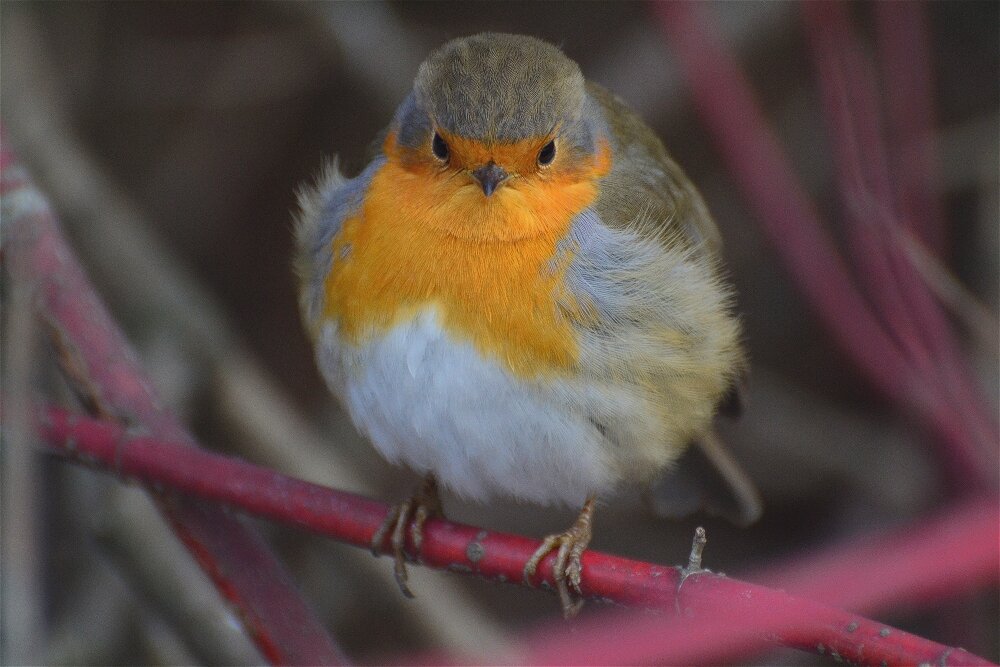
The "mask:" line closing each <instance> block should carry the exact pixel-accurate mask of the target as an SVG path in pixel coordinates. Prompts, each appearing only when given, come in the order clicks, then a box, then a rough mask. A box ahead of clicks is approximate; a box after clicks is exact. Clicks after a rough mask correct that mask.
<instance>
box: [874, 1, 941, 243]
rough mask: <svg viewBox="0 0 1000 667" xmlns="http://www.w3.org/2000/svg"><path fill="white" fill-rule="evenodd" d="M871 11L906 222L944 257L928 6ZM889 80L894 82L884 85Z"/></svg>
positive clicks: (894, 5) (886, 5) (877, 6)
mask: <svg viewBox="0 0 1000 667" xmlns="http://www.w3.org/2000/svg"><path fill="white" fill-rule="evenodd" d="M872 11H873V12H874V15H875V27H876V30H877V35H878V55H879V64H880V70H881V72H882V81H883V82H885V83H884V84H883V90H884V91H885V93H886V113H887V117H888V120H889V128H888V129H889V148H890V150H891V152H892V155H891V159H892V172H893V173H894V174H895V175H896V182H897V197H898V201H899V210H900V211H901V212H902V221H903V223H904V224H906V225H908V226H909V227H911V228H913V229H915V230H916V231H917V234H918V236H919V237H920V238H921V239H922V240H923V242H924V245H925V246H927V247H928V248H932V249H934V250H935V251H936V252H937V253H938V255H939V256H942V257H944V256H946V255H947V252H946V250H947V249H946V248H945V244H946V243H947V240H946V237H945V234H944V228H943V225H944V210H943V207H942V204H941V181H940V178H939V177H938V165H937V163H936V160H935V151H934V106H933V84H932V81H931V62H930V54H931V46H930V34H929V28H928V19H927V7H926V5H925V4H924V3H920V2H876V3H874V4H873V6H872ZM889 82H891V84H892V85H886V84H888V83H889Z"/></svg>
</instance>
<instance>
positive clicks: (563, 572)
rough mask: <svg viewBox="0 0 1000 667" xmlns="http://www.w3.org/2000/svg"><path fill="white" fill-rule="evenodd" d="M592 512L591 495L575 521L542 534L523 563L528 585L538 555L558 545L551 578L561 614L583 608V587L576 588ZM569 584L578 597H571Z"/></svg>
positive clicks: (534, 571)
mask: <svg viewBox="0 0 1000 667" xmlns="http://www.w3.org/2000/svg"><path fill="white" fill-rule="evenodd" d="M593 513H594V500H593V499H592V498H591V499H588V500H587V502H586V504H584V506H583V510H581V512H580V516H579V517H577V519H576V523H574V524H573V526H572V527H571V528H570V529H569V530H567V531H566V532H565V533H560V534H558V535H549V536H548V537H546V538H545V539H544V540H543V541H542V545H541V546H540V547H538V549H537V550H535V553H534V554H532V556H531V558H529V559H528V562H527V563H525V565H524V583H526V584H528V585H529V586H530V585H531V579H532V578H533V577H534V576H535V573H536V572H537V571H538V565H539V564H540V563H541V562H542V559H543V558H545V557H546V556H547V555H549V554H550V553H551V552H552V551H553V550H555V549H558V551H557V553H556V561H555V563H553V565H552V578H553V580H554V581H555V584H556V592H557V593H559V602H560V604H561V605H562V612H563V616H564V617H565V618H573V617H574V616H576V615H577V614H578V613H579V611H580V609H581V608H583V599H582V595H583V591H582V590H581V589H580V582H581V577H582V574H583V565H582V563H581V562H580V558H581V557H582V556H583V552H584V551H585V550H586V549H587V545H588V544H590V538H591V534H592V533H591V520H592V516H593ZM571 588H572V590H573V591H574V592H575V593H576V595H577V596H580V598H579V599H576V600H574V599H573V595H572V593H571V592H570V589H571Z"/></svg>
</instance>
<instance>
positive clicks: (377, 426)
mask: <svg viewBox="0 0 1000 667" xmlns="http://www.w3.org/2000/svg"><path fill="white" fill-rule="evenodd" d="M375 153H376V154H375V155H374V158H373V159H372V160H371V162H370V163H369V164H368V166H367V167H366V168H365V169H364V170H363V171H362V172H361V173H360V174H358V175H357V176H356V177H355V178H352V179H347V178H345V177H344V176H342V175H341V174H340V172H339V170H338V168H337V166H336V163H334V164H333V165H331V166H330V167H328V168H327V169H326V170H325V172H324V173H323V174H322V175H321V176H320V178H319V179H318V181H317V183H316V185H315V186H311V187H307V188H305V189H304V190H303V191H302V193H301V195H300V204H301V211H300V213H299V216H298V225H297V242H298V251H297V260H296V265H297V266H296V268H297V271H298V274H299V276H300V279H301V295H300V305H301V309H302V313H303V318H304V322H305V326H306V328H307V330H308V332H309V334H310V335H311V337H312V339H313V341H314V343H315V349H316V359H317V362H318V365H319V368H320V370H321V372H322V374H323V376H324V378H325V379H326V382H327V383H328V384H329V386H330V388H331V389H332V391H333V392H334V393H335V394H336V395H337V396H338V398H339V399H340V401H341V403H342V405H343V406H344V408H345V409H346V411H347V412H348V414H349V415H350V417H351V419H352V421H353V422H354V424H355V426H356V427H357V428H358V430H359V431H360V432H361V433H362V434H364V435H365V436H367V437H368V438H369V439H370V440H371V442H372V444H373V445H374V446H375V448H376V449H377V450H378V451H379V452H380V453H381V454H382V455H383V456H384V457H385V458H386V459H388V460H389V461H391V462H398V463H403V464H406V465H407V466H409V467H411V468H412V469H414V470H416V471H418V472H420V473H422V474H424V475H425V476H426V480H425V482H424V484H423V487H422V489H421V491H420V493H418V494H417V495H416V496H415V497H414V498H413V499H411V500H409V501H407V502H405V503H403V504H402V505H400V506H398V507H397V508H396V509H395V510H394V512H393V513H392V514H391V515H390V516H389V517H388V518H387V520H386V523H385V524H384V525H383V527H382V529H381V530H380V531H378V533H377V534H376V535H375V538H374V540H373V550H378V549H379V548H381V546H382V544H383V542H384V540H385V539H386V537H387V536H390V535H391V543H392V546H393V549H394V551H395V554H396V566H395V571H396V576H397V580H398V581H399V583H400V587H401V588H402V590H403V592H404V593H406V594H408V595H409V591H408V589H407V587H406V570H405V560H404V558H405V556H404V553H403V547H404V544H405V540H406V531H407V527H408V526H410V525H411V523H412V526H413V527H412V528H411V530H412V537H413V544H414V547H415V549H416V550H417V551H418V552H419V549H420V545H421V540H422V531H421V528H422V525H423V522H424V521H425V520H426V518H427V517H428V516H431V515H433V514H437V513H440V502H439V500H438V498H437V484H438V483H440V484H441V485H443V486H444V487H447V488H448V489H450V490H451V491H453V492H454V493H455V494H457V495H458V496H460V497H463V498H467V499H472V500H476V501H488V500H490V499H492V498H495V497H498V496H499V497H508V498H514V499H518V500H521V501H528V502H531V503H537V504H543V505H569V506H574V507H582V510H581V512H580V515H579V518H578V519H577V521H576V522H575V523H574V525H573V526H572V527H571V528H570V529H569V530H568V531H566V532H565V533H562V534H558V535H552V536H549V537H548V538H546V539H545V541H544V542H543V544H542V546H541V548H539V549H538V551H537V552H536V553H535V554H534V556H533V557H532V558H531V559H530V560H529V561H528V562H527V563H526V564H525V568H524V578H525V580H526V581H530V579H531V577H533V576H534V574H535V570H536V568H537V566H538V564H539V563H540V562H541V560H542V559H543V558H544V557H545V556H546V555H547V554H548V553H550V552H552V551H556V552H557V558H556V562H555V565H554V579H555V582H556V587H557V589H558V592H559V595H560V599H561V601H562V605H563V610H564V613H565V614H566V615H567V616H569V615H571V614H573V613H575V611H576V610H577V609H579V605H580V601H578V600H575V599H574V598H575V597H576V596H575V595H573V593H571V590H572V591H573V592H575V594H576V595H580V594H581V590H580V582H581V574H582V568H581V563H580V557H581V555H582V553H583V551H584V549H585V548H586V546H587V544H588V543H589V541H590V538H591V518H592V515H593V512H594V504H595V501H596V499H597V498H598V497H602V496H607V495H608V494H611V493H612V492H613V491H614V490H615V488H616V487H619V486H622V485H626V484H627V485H630V486H634V485H638V484H649V483H651V482H653V481H654V480H656V479H657V477H658V476H660V475H661V474H662V473H664V471H667V472H668V473H669V474H672V475H673V476H674V478H675V479H680V480H681V481H682V482H684V484H680V485H673V486H675V487H679V486H684V485H687V486H690V484H689V482H690V480H689V479H685V478H684V477H683V475H682V468H677V467H676V466H677V465H678V460H679V459H681V456H682V454H683V453H684V452H685V451H686V450H689V451H690V450H692V449H696V450H698V451H699V452H701V453H702V456H701V458H702V459H704V460H707V461H708V462H709V463H711V464H712V466H711V467H713V468H715V469H716V470H718V471H719V474H718V477H719V478H720V479H721V480H722V481H723V483H726V484H728V485H729V486H731V487H734V488H735V492H734V493H735V495H736V496H737V497H738V500H739V502H740V503H741V504H742V510H741V517H742V518H743V519H752V518H753V517H754V516H755V515H756V512H757V510H758V508H757V505H756V498H755V496H754V495H753V491H752V487H750V486H749V484H748V483H747V481H746V477H745V476H744V475H742V473H741V472H740V471H739V469H738V468H736V467H735V464H734V462H733V460H732V459H731V457H729V456H728V455H727V454H726V453H725V452H724V450H722V449H721V447H720V446H719V443H718V441H717V440H716V439H715V438H713V437H712V435H711V433H712V420H713V415H714V414H715V413H716V411H717V408H718V407H719V406H720V404H723V403H726V402H732V401H731V398H732V397H733V395H734V391H735V387H736V386H737V384H738V381H739V379H740V377H741V375H742V373H743V371H744V368H745V360H744V353H743V351H742V349H741V343H740V326H739V322H738V319H737V318H736V317H735V315H734V314H733V312H732V310H733V309H732V305H733V290H732V289H731V287H730V286H729V284H728V283H727V282H726V280H725V277H724V275H723V273H722V270H721V265H720V238H719V233H718V231H717V229H716V227H715V224H714V223H713V221H712V218H711V216H710V214H709V212H708V210H707V208H706V206H705V203H704V202H703V201H702V198H701V196H700V195H699V194H698V192H697V190H696V189H695V187H694V186H693V185H692V183H691V182H690V181H689V180H688V178H687V177H686V176H685V175H684V172H683V171H681V169H680V167H678V166H677V164H676V163H675V162H674V161H673V160H672V159H671V157H670V156H669V155H668V154H667V152H666V150H665V149H664V147H663V145H662V143H661V142H660V141H659V139H657V137H656V136H655V135H654V134H653V132H652V131H651V130H650V129H649V128H648V127H647V126H646V125H645V124H644V123H643V122H642V121H641V120H640V119H639V118H638V117H637V116H636V115H635V114H633V113H632V112H631V111H630V110H629V109H628V108H626V106H625V104H624V103H623V102H622V101H621V100H620V99H618V98H617V97H615V96H614V95H612V94H611V93H609V92H607V91H606V90H604V89H603V88H601V87H600V86H597V85H595V84H593V83H589V82H587V81H585V80H584V77H583V75H582V74H581V72H580V68H579V67H578V66H577V65H576V63H574V62H573V61H572V60H570V59H569V58H568V57H566V56H565V55H564V54H563V53H562V52H561V51H560V50H559V49H558V48H556V47H555V46H553V45H551V44H548V43H546V42H544V41H541V40H539V39H535V38H532V37H526V36H520V35H506V34H493V33H486V34H480V35H475V36H472V37H466V38H462V39H456V40H453V41H451V42H448V43H447V44H445V45H444V46H442V47H441V48H440V49H439V50H438V51H436V52H434V53H433V54H431V55H430V57H428V58H427V60H426V61H425V62H424V63H423V64H422V65H421V66H420V69H419V71H418V73H417V77H416V81H415V82H414V86H413V90H412V91H411V92H410V93H409V95H408V96H407V97H406V99H405V100H404V101H403V103H402V104H401V105H400V106H399V108H398V110H397V111H396V114H395V116H394V118H393V120H392V122H391V123H390V125H389V127H388V128H387V130H386V131H385V133H384V138H383V139H382V140H381V142H380V145H378V148H377V149H376V151H375ZM692 443H695V444H696V445H697V447H695V448H691V447H689V446H690V445H691V444H692ZM668 486H671V485H668Z"/></svg>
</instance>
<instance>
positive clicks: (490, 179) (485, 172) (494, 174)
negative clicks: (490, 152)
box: [472, 160, 510, 197]
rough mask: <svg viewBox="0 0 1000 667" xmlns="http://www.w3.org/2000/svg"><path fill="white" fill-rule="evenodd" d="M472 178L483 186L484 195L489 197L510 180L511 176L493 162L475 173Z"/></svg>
mask: <svg viewBox="0 0 1000 667" xmlns="http://www.w3.org/2000/svg"><path fill="white" fill-rule="evenodd" d="M472 176H473V178H475V179H476V180H477V181H479V184H480V185H481V186H483V194H485V195H486V196H487V197H489V196H490V195H491V194H493V193H494V192H495V191H496V189H497V188H498V187H500V186H501V185H502V184H503V182H504V181H506V180H507V178H509V176H510V174H508V173H507V172H506V171H504V169H503V167H501V166H500V165H498V164H497V163H496V162H493V161H492V160H491V161H490V162H489V163H488V164H484V165H483V166H482V167H480V168H479V169H476V170H475V171H473V172H472Z"/></svg>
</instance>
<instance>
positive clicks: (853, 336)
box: [654, 2, 996, 487]
mask: <svg viewBox="0 0 1000 667" xmlns="http://www.w3.org/2000/svg"><path fill="white" fill-rule="evenodd" d="M654 8H655V11H656V13H657V15H658V16H659V18H660V22H661V25H662V27H663V29H664V31H665V33H666V34H667V36H668V38H669V39H668V42H669V44H670V46H671V47H672V48H673V49H674V50H675V52H676V54H677V56H678V58H679V61H680V63H681V66H682V69H683V70H684V72H685V74H686V75H687V80H688V83H689V85H690V86H691V90H692V95H693V98H694V101H695V104H696V106H697V107H698V110H699V112H700V114H701V118H702V120H703V122H704V123H705V125H706V127H707V128H708V129H709V130H710V132H711V133H712V134H713V135H714V137H715V139H716V142H715V143H716V146H717V149H718V150H719V151H720V153H721V155H722V157H723V159H724V160H725V161H726V163H727V164H728V165H729V168H730V172H731V173H732V176H733V178H734V180H735V181H736V183H737V184H738V185H739V186H740V188H741V189H742V190H743V193H744V196H745V198H746V199H747V202H748V203H749V205H750V206H751V208H752V209H754V210H755V211H756V213H757V218H758V221H759V223H760V225H761V229H762V230H763V231H764V232H765V234H766V235H767V236H768V237H769V239H770V241H771V244H772V246H773V247H774V248H775V250H776V251H777V253H778V255H779V257H780V258H781V259H782V260H783V261H784V262H785V264H786V265H787V268H788V270H789V271H790V272H791V273H792V275H794V276H795V284H796V285H798V287H799V289H800V290H801V291H802V292H803V294H804V296H805V297H806V299H807V300H808V302H809V303H810V304H811V305H812V307H813V308H814V309H815V312H816V314H817V315H818V316H819V318H820V319H821V320H822V321H823V322H824V324H825V325H826V327H827V329H828V330H829V331H830V333H831V335H832V336H833V338H834V339H835V340H836V341H837V343H838V344H839V346H840V348H841V349H842V350H843V352H844V353H845V354H846V355H847V356H848V357H850V358H852V359H853V360H854V362H855V363H856V364H857V365H858V366H859V367H860V368H861V370H862V371H863V372H864V373H865V375H866V376H867V377H868V378H869V379H870V380H871V381H872V382H873V383H874V385H875V386H876V387H877V388H878V389H879V390H880V391H882V392H884V393H885V394H886V395H887V396H889V397H890V398H891V399H893V400H894V401H895V402H896V404H897V405H899V406H900V407H901V408H902V409H904V410H909V411H913V412H914V413H915V414H916V415H918V416H919V418H920V419H921V420H922V421H923V422H924V423H926V424H928V425H929V427H930V428H931V429H932V430H933V431H934V432H935V434H936V435H937V436H938V439H937V442H938V443H939V444H940V446H941V447H940V449H941V454H942V458H943V460H945V461H946V462H948V464H949V469H950V471H951V472H952V478H953V480H954V481H956V482H958V481H959V480H960V481H961V483H962V484H963V486H968V482H969V481H970V480H979V481H980V482H981V483H983V484H985V485H990V486H991V487H992V485H994V484H995V477H996V475H995V470H996V466H995V460H996V459H995V451H994V449H995V443H996V439H995V437H994V438H993V439H992V440H991V439H990V438H989V437H988V436H989V434H990V433H995V432H996V429H995V428H992V427H987V428H986V429H985V430H984V429H982V428H979V429H977V430H978V432H977V433H975V434H973V433H970V431H969V429H970V425H969V424H967V423H966V422H965V421H964V420H963V419H962V418H960V416H964V414H965V412H966V411H967V410H968V408H969V406H967V405H961V404H958V405H956V404H955V403H952V402H949V397H948V396H947V395H946V394H945V393H944V392H945V389H944V388H943V387H942V386H941V384H940V380H941V379H940V378H937V377H930V378H929V377H927V373H926V370H927V369H926V367H924V368H921V367H918V366H915V365H914V363H913V362H912V359H911V358H909V357H908V356H907V355H906V354H905V353H904V351H903V350H902V349H901V348H900V345H899V341H898V339H897V338H896V334H897V333H899V332H896V331H892V332H891V333H890V332H889V331H887V330H886V329H885V328H884V326H883V323H882V322H881V321H880V319H879V318H878V317H877V316H876V315H875V313H874V312H873V311H872V309H871V308H870V307H869V305H868V303H867V300H866V298H865V296H864V295H862V293H861V292H859V290H858V289H857V287H856V285H855V280H854V278H853V276H852V274H851V272H850V271H849V269H848V267H847V266H846V265H845V264H844V262H843V261H842V259H841V258H840V256H839V253H838V252H837V250H836V246H835V244H834V243H833V241H832V239H831V238H830V235H829V233H828V232H827V231H826V230H825V229H824V227H823V225H822V223H821V221H820V216H819V214H818V213H817V211H816V209H815V206H814V205H813V203H812V202H811V201H810V200H809V198H808V196H807V195H806V193H805V191H804V189H803V188H802V186H801V184H800V183H799V182H798V180H797V179H796V178H795V176H794V173H793V170H792V167H791V165H790V164H789V162H788V160H787V158H786V157H785V155H784V153H783V152H782V149H781V146H780V144H779V143H778V140H777V138H776V137H775V136H774V133H773V132H772V131H771V129H770V127H769V126H768V125H767V123H766V122H765V120H764V116H763V113H762V111H761V109H760V106H759V105H758V104H757V101H756V99H755V98H754V95H753V92H752V91H751V88H750V86H749V84H748V82H747V80H746V78H745V76H744V75H743V73H742V71H741V70H740V69H739V67H738V65H737V63H736V60H735V58H734V57H733V55H732V53H731V52H730V51H729V50H728V49H727V48H726V47H725V46H724V45H723V44H722V42H721V41H720V40H719V39H718V37H717V35H716V34H715V33H714V31H713V30H712V29H711V25H710V21H709V20H708V18H707V16H706V12H707V11H708V10H707V9H706V7H705V6H704V5H701V4H698V3H690V2H665V3H657V4H655V5H654ZM874 252H875V249H874V248H867V247H866V248H865V249H864V253H865V254H869V253H874ZM880 261H881V260H880ZM869 268H871V267H869ZM892 268H893V269H895V268H896V267H895V266H893V267H892ZM880 270H881V269H880ZM885 270H886V271H888V270H890V269H889V268H886V269H885ZM912 292H913V290H910V292H908V295H912ZM903 307H904V304H892V308H893V310H895V309H897V308H903ZM921 314H923V313H921ZM906 316H907V317H908V316H909V315H908V313H907V314H906ZM974 416H975V415H974ZM972 426H978V425H977V424H972Z"/></svg>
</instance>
